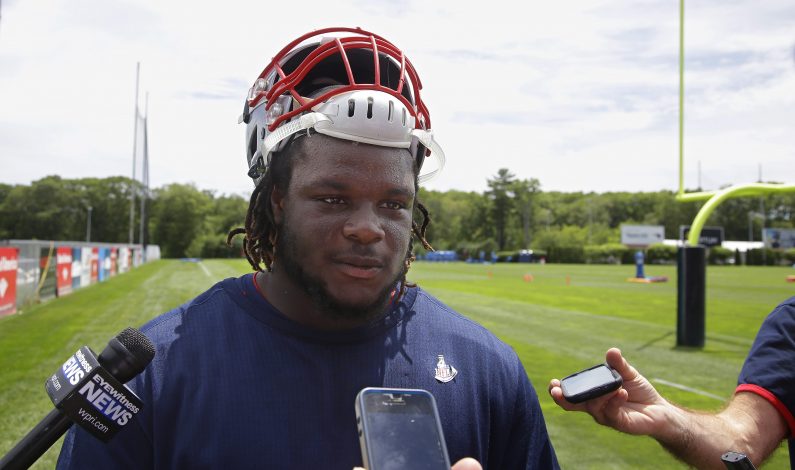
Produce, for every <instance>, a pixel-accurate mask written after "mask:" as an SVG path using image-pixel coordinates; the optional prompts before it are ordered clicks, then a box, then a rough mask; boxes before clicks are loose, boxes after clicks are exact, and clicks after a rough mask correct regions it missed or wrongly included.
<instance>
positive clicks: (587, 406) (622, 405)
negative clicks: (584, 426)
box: [549, 348, 672, 435]
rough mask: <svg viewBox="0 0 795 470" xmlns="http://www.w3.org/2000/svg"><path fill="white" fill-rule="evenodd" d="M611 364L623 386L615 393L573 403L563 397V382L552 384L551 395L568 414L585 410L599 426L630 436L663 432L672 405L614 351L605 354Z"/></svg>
mask: <svg viewBox="0 0 795 470" xmlns="http://www.w3.org/2000/svg"><path fill="white" fill-rule="evenodd" d="M605 359H606V362H607V365H609V366H610V367H612V368H613V369H614V370H615V371H616V372H617V373H618V375H620V377H621V380H622V381H623V383H622V384H621V386H620V387H619V388H618V389H616V390H615V391H613V392H610V393H607V394H605V395H602V396H598V397H596V398H592V399H589V400H586V401H584V402H581V403H571V402H570V401H568V400H566V398H565V397H564V396H563V389H562V388H561V381H560V380H558V379H552V380H551V381H550V382H549V394H550V395H551V396H552V399H553V400H554V401H555V403H557V404H558V406H560V407H561V408H563V409H564V410H567V411H585V412H586V413H588V414H590V415H591V416H593V418H594V419H595V420H596V422H598V423H599V424H603V425H605V426H610V427H612V428H614V429H617V430H619V431H622V432H625V433H628V434H644V435H646V434H653V433H654V431H655V430H659V429H660V426H659V425H660V423H661V422H663V421H664V420H665V419H666V417H665V414H666V410H668V409H669V408H670V407H672V405H671V404H670V403H669V402H668V401H667V400H665V399H664V398H663V397H662V396H661V395H660V394H659V393H658V392H657V390H656V389H655V388H654V387H653V386H652V385H651V383H650V382H649V381H648V380H646V378H645V377H643V376H642V375H640V374H639V373H638V371H637V370H635V368H634V367H632V366H631V365H630V364H629V362H627V360H626V359H624V357H623V356H622V355H621V351H620V350H618V349H617V348H612V349H610V350H608V351H607V354H606V355H605Z"/></svg>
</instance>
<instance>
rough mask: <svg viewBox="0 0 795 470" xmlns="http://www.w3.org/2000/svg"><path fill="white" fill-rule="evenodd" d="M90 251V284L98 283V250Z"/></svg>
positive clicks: (92, 249)
mask: <svg viewBox="0 0 795 470" xmlns="http://www.w3.org/2000/svg"><path fill="white" fill-rule="evenodd" d="M89 249H90V250H91V284H94V283H97V282H99V248H96V247H95V248H89Z"/></svg>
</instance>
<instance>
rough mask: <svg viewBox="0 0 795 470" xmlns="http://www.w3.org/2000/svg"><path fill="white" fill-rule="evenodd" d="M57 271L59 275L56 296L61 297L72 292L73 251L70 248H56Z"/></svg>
mask: <svg viewBox="0 0 795 470" xmlns="http://www.w3.org/2000/svg"><path fill="white" fill-rule="evenodd" d="M55 271H56V272H57V273H58V283H57V284H56V295H57V296H58V297H60V296H62V295H66V294H68V293H70V292H72V249H71V248H70V247H68V246H61V247H58V248H56V250H55Z"/></svg>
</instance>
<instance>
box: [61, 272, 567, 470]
mask: <svg viewBox="0 0 795 470" xmlns="http://www.w3.org/2000/svg"><path fill="white" fill-rule="evenodd" d="M142 331H143V332H144V334H146V335H147V336H148V337H149V338H150V339H152V341H153V342H154V343H155V345H156V347H157V354H156V355H155V358H154V360H153V361H152V363H151V364H150V365H149V366H148V367H147V368H146V370H145V371H144V372H143V373H142V374H141V375H139V376H138V377H136V378H135V379H134V380H133V381H132V382H130V387H131V388H132V389H133V390H134V391H135V392H136V393H137V394H138V396H139V397H140V398H141V399H142V400H143V402H144V408H143V409H142V411H141V412H140V413H139V414H138V416H137V417H136V419H135V420H133V422H132V423H130V425H128V426H126V427H125V428H124V429H122V431H120V432H119V434H117V435H116V437H115V438H114V439H113V440H112V441H111V442H110V443H108V444H103V443H101V442H100V441H98V440H96V439H95V438H93V437H91V436H90V435H89V434H87V433H86V432H85V431H83V430H82V429H80V428H79V427H77V426H73V427H72V430H71V431H70V432H69V434H68V435H67V438H66V440H65V441H64V445H63V449H62V451H61V455H60V458H59V460H58V468H119V469H122V468H130V469H141V468H154V469H157V468H191V469H201V468H219V467H221V466H223V467H226V468H230V469H232V468H234V469H243V468H269V469H279V468H284V469H305V468H307V469H308V468H324V469H328V468H330V469H344V470H351V469H352V468H353V467H354V466H357V465H361V463H362V460H361V451H360V449H359V438H358V434H357V427H356V418H355V411H354V399H355V397H356V394H357V393H358V392H359V390H361V389H362V388H364V387H390V388H392V387H394V388H421V389H425V390H428V391H429V392H431V393H432V394H433V395H434V397H435V398H436V402H437V404H438V406H439V414H440V417H441V420H442V426H443V428H444V434H445V439H446V442H447V449H448V451H449V454H450V460H451V461H452V462H455V461H457V460H458V459H461V458H463V457H467V456H470V457H474V458H476V459H477V460H479V461H480V462H481V463H482V464H483V467H484V468H490V469H523V468H527V469H536V468H538V469H545V468H558V464H557V460H556V457H555V452H554V450H553V448H552V445H551V443H550V441H549V437H548V435H547V430H546V426H545V424H544V418H543V416H542V414H541V409H540V407H539V403H538V397H537V396H536V393H535V391H534V389H533V387H532V386H531V384H530V381H529V380H528V378H527V374H526V373H525V370H524V368H523V367H522V364H521V363H520V362H519V359H518V357H517V356H516V353H515V352H514V351H513V350H512V349H511V348H510V347H509V346H507V345H506V344H505V343H503V342H502V341H500V340H498V339H497V338H496V337H494V335H492V334H491V333H490V332H488V331H487V330H486V329H484V328H483V327H481V326H480V325H478V324H476V323H474V322H472V321H471V320H469V319H467V318H465V317H463V316H461V315H459V314H458V313H456V312H454V311H453V310H451V309H450V308H449V307H447V306H445V305H443V304H442V303H441V302H439V301H438V300H437V299H435V298H433V297H432V296H430V295H428V294H427V293H426V292H424V291H422V290H421V289H419V288H410V289H409V290H408V291H407V293H406V295H405V296H404V297H403V298H402V299H401V300H400V301H399V302H397V303H396V304H395V305H394V306H393V308H392V309H391V310H390V311H389V312H388V314H387V315H385V316H384V318H382V319H379V320H378V321H375V322H374V323H372V324H369V325H367V326H364V327H360V328H356V329H352V330H347V331H341V332H329V331H319V330H314V329H310V328H307V327H305V326H302V325H300V324H298V323H295V322H293V321H291V320H289V319H287V318H286V317H284V316H283V315H282V314H281V313H279V312H278V311H277V310H276V309H275V308H274V307H273V306H272V305H271V304H270V303H268V301H267V300H266V299H265V298H264V297H263V296H262V295H261V294H260V293H259V291H258V290H257V289H256V287H255V284H254V278H253V276H252V275H251V274H249V275H246V276H243V277H241V278H237V279H227V280H225V281H222V282H220V283H218V284H216V285H215V286H214V287H212V288H211V289H210V290H208V291H207V292H205V293H204V294H202V295H201V296H199V297H197V298H196V299H194V300H193V301H191V302H189V303H187V304H185V305H183V306H181V307H179V308H177V309H175V310H172V311H171V312H168V313H166V314H164V315H162V316H160V317H158V318H156V319H154V320H152V321H151V322H149V323H148V324H147V325H145V326H144V327H143V328H142ZM439 355H443V356H444V360H445V362H446V363H447V364H448V365H450V366H452V367H453V368H455V369H456V370H457V371H458V374H457V375H456V376H455V378H454V379H453V380H452V381H449V382H447V383H442V382H440V381H439V380H437V379H436V378H435V377H434V375H435V368H436V365H437V361H438V356H439Z"/></svg>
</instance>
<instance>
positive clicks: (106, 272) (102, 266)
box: [99, 248, 110, 282]
mask: <svg viewBox="0 0 795 470" xmlns="http://www.w3.org/2000/svg"><path fill="white" fill-rule="evenodd" d="M109 277H110V250H109V249H108V248H100V249H99V280H100V282H102V281H107V280H108V278H109Z"/></svg>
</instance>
